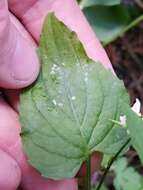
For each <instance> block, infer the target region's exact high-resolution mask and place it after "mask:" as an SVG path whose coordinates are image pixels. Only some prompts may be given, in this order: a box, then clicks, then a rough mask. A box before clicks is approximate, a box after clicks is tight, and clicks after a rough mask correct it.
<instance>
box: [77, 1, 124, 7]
mask: <svg viewBox="0 0 143 190" xmlns="http://www.w3.org/2000/svg"><path fill="white" fill-rule="evenodd" d="M120 2H121V0H81V1H80V7H81V8H85V7H91V6H95V5H106V6H107V5H108V6H111V5H117V4H120Z"/></svg>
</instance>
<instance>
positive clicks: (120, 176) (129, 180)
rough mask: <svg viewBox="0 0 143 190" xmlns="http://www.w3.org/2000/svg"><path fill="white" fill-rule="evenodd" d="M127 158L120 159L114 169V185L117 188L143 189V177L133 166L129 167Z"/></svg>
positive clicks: (127, 189) (128, 189) (124, 189)
mask: <svg viewBox="0 0 143 190" xmlns="http://www.w3.org/2000/svg"><path fill="white" fill-rule="evenodd" d="M127 165H128V162H127V159H126V158H124V157H122V158H120V159H118V160H117V161H116V162H115V163H114V165H113V167H112V169H113V170H114V172H115V179H114V186H115V189H116V190H142V189H143V177H141V176H140V175H139V173H137V172H136V171H135V169H134V168H133V167H128V166H127Z"/></svg>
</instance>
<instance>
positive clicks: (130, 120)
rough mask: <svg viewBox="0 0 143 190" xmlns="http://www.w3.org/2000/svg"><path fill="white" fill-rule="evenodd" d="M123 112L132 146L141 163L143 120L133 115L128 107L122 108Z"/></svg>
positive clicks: (142, 156) (142, 158) (142, 154)
mask: <svg viewBox="0 0 143 190" xmlns="http://www.w3.org/2000/svg"><path fill="white" fill-rule="evenodd" d="M123 112H124V114H125V115H126V117H127V127H128V132H129V133H130V136H131V139H132V145H133V146H134V148H135V149H136V151H137V153H138V154H139V156H140V159H141V161H142V163H143V141H142V139H143V120H142V118H140V117H139V116H138V115H137V114H136V113H134V112H133V111H132V110H131V109H130V108H129V107H128V105H125V106H124V111H123Z"/></svg>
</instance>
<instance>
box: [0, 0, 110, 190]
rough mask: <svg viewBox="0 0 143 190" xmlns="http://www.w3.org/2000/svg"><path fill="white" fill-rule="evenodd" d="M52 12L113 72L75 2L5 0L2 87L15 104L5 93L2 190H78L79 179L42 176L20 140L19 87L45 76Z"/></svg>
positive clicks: (0, 12)
mask: <svg viewBox="0 0 143 190" xmlns="http://www.w3.org/2000/svg"><path fill="white" fill-rule="evenodd" d="M51 11H52V12H53V11H54V12H55V14H56V16H57V17H58V18H59V19H60V20H61V21H63V22H64V23H65V24H66V25H67V26H68V27H69V28H70V29H71V30H74V31H75V32H76V33H77V35H78V37H79V39H80V41H81V42H82V43H83V45H84V48H85V50H86V52H87V55H88V56H89V57H90V58H92V59H93V60H95V61H100V62H101V63H102V64H104V66H105V67H106V68H110V69H111V70H112V67H111V64H110V61H109V59H108V57H107V55H106V53H105V51H104V49H103V48H102V46H101V44H100V43H99V41H98V39H97V38H96V36H95V34H94V32H93V31H92V30H91V28H90V26H89V24H88V23H87V21H86V19H85V17H84V16H83V14H82V12H81V11H80V9H79V7H78V5H77V3H76V1H75V0H54V1H53V0H21V1H19V0H8V1H6V0H0V58H1V59H0V87H1V88H3V92H4V93H5V95H7V98H8V100H9V103H10V104H11V106H10V105H9V104H8V103H6V101H5V100H4V99H3V97H2V95H0V189H4V190H16V189H17V187H18V186H19V184H20V188H21V189H23V190H39V189H42V190H67V189H68V190H77V189H78V188H77V181H76V179H69V180H62V181H53V180H48V179H45V178H43V177H41V176H40V174H39V173H38V172H37V171H36V170H35V169H33V168H32V167H31V166H30V165H29V164H28V162H27V159H26V156H25V155H24V153H23V151H22V146H21V139H20V136H19V134H20V123H19V120H18V114H17V111H18V95H19V90H14V89H20V88H23V87H25V86H28V85H29V84H31V83H32V82H33V81H34V80H35V79H36V77H37V75H38V73H39V63H38V58H37V55H36V51H35V49H36V47H37V45H38V41H39V35H40V32H41V29H42V24H43V20H44V18H45V16H46V15H47V14H48V12H51ZM14 15H15V16H14ZM20 22H21V23H20ZM4 89H5V90H4ZM8 89H13V90H8ZM92 160H93V161H92V162H93V163H94V167H95V168H94V170H95V169H97V168H98V167H99V165H100V160H101V155H100V154H99V153H98V154H95V155H94V157H93V158H92ZM82 173H84V172H82Z"/></svg>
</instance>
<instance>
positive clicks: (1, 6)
mask: <svg viewBox="0 0 143 190" xmlns="http://www.w3.org/2000/svg"><path fill="white" fill-rule="evenodd" d="M22 34H23V35H22ZM0 57H1V58H0V87H4V88H21V87H24V86H27V85H28V84H30V83H32V82H33V81H34V80H35V78H36V77H37V74H38V71H39V66H38V59H37V55H36V52H35V45H34V43H32V41H31V40H30V36H29V35H28V33H26V32H24V29H23V27H22V26H21V25H20V24H19V23H18V21H16V19H15V18H14V17H13V16H10V14H9V12H8V7H7V1H6V0H1V1H0Z"/></svg>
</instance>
